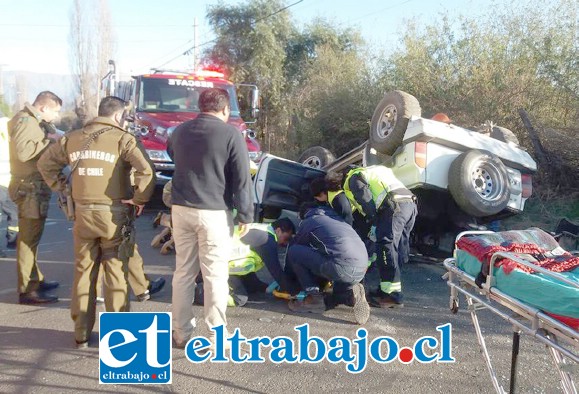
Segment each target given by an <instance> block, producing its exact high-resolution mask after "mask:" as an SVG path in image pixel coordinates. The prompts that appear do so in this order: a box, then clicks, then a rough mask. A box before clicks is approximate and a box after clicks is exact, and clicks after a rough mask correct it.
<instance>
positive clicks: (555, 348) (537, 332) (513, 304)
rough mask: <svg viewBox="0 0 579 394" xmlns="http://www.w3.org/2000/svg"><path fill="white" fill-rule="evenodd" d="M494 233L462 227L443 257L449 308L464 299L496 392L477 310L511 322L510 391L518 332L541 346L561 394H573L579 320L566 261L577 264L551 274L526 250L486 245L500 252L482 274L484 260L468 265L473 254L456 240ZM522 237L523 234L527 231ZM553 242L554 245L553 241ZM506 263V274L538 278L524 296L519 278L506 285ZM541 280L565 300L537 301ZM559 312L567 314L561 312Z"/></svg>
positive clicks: (574, 278) (575, 286) (578, 285)
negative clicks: (448, 255) (450, 250)
mask: <svg viewBox="0 0 579 394" xmlns="http://www.w3.org/2000/svg"><path fill="white" fill-rule="evenodd" d="M536 230H538V229H536ZM496 234H499V233H493V232H492V231H466V232H463V233H460V234H459V235H458V236H457V238H456V243H455V245H456V248H455V253H454V257H453V258H448V259H446V260H445V261H444V263H443V264H444V267H445V268H446V270H447V271H448V272H447V273H446V274H445V275H444V276H443V278H444V279H446V280H447V284H448V286H449V287H450V305H449V306H450V309H451V311H452V312H453V313H457V312H458V309H459V294H462V295H463V296H464V297H465V298H466V303H467V306H468V311H469V312H470V314H471V318H472V322H473V325H474V328H475V331H476V335H477V339H478V343H479V346H480V350H481V354H482V356H483V358H484V360H485V363H486V366H487V369H488V371H489V374H490V378H491V381H492V384H493V387H494V389H495V390H496V392H497V393H505V392H506V391H505V389H504V388H503V386H502V385H501V383H500V382H499V379H498V377H497V374H496V372H495V370H494V367H493V364H492V361H491V358H490V356H489V353H488V350H487V347H486V343H485V339H484V337H483V332H482V330H481V327H480V324H479V319H478V316H477V312H478V311H479V310H488V311H491V312H493V313H494V314H496V315H498V316H499V317H501V318H502V319H504V320H506V321H507V322H508V323H510V324H511V325H512V330H513V343H512V353H511V371H510V379H509V392H510V393H513V392H514V391H515V386H516V376H517V360H518V355H519V344H520V338H521V334H525V335H528V336H529V337H532V338H534V339H535V340H537V341H539V342H540V343H541V344H543V345H545V346H546V348H547V350H548V352H549V354H550V355H551V358H552V361H553V362H554V365H555V369H556V371H557V372H558V375H559V378H560V380H561V388H562V390H563V392H564V393H574V394H576V393H577V388H576V386H575V384H574V382H573V375H576V376H577V375H578V374H579V332H578V331H577V325H576V324H577V322H578V321H579V320H578V319H574V318H573V316H575V317H577V314H576V313H578V312H579V267H577V265H576V263H577V260H576V259H575V257H572V258H571V259H568V260H572V262H573V263H574V264H575V265H574V267H576V268H574V269H571V270H569V269H566V271H565V272H554V271H553V270H552V269H553V268H550V269H546V268H543V266H541V264H542V263H538V262H537V261H536V260H534V259H533V258H532V257H529V258H526V257H525V256H526V255H525V254H521V253H516V252H509V251H504V250H500V249H506V248H502V244H501V247H498V248H494V249H493V248H490V249H488V250H496V249H499V251H496V252H494V253H492V254H491V255H489V256H488V261H487V262H486V263H487V272H485V274H486V275H482V272H483V271H485V270H484V266H485V262H484V261H479V265H480V266H479V268H478V270H479V272H478V273H477V272H476V270H475V269H474V268H473V267H474V266H473V264H472V259H471V258H472V255H470V254H469V253H465V252H464V250H461V249H460V245H461V244H464V242H459V241H461V239H463V240H464V238H465V237H470V239H471V240H472V239H476V238H478V239H482V238H484V237H486V236H488V237H489V238H492V237H493V236H496ZM544 234H546V233H544ZM491 235H493V236H491ZM524 235H525V236H528V233H527V234H524ZM553 241H554V240H553ZM554 242H555V243H556V241H554ZM558 249H560V248H558ZM563 252H565V251H563ZM569 255H571V254H570V253H567V252H565V254H564V256H569ZM549 256H551V255H549ZM559 256H560V255H559ZM571 256H573V255H571ZM558 260H560V258H558ZM505 261H506V262H509V263H512V264H514V265H513V266H511V267H510V268H511V269H514V271H510V272H509V273H512V272H515V271H516V273H517V274H520V272H528V273H530V274H529V275H528V276H529V280H530V281H534V280H536V279H540V280H539V282H536V283H535V282H533V283H532V284H530V285H529V287H528V292H527V293H528V294H526V293H524V292H521V283H520V282H521V280H518V282H516V281H515V282H513V283H512V286H511V287H512V288H510V287H509V283H505V280H504V279H505V278H506V277H508V276H509V275H508V274H507V275H505V272H503V271H508V270H507V269H506V268H505V267H506V265H505V264H506V263H503V262H505ZM469 264H470V265H469ZM513 267H515V268H513ZM545 267H547V265H545ZM566 268H569V267H566ZM517 270H518V271H517ZM467 271H468V272H467ZM520 277H521V275H519V279H520ZM513 278H517V276H516V275H515V276H513ZM497 282H498V283H499V284H500V285H501V286H500V288H499V287H497ZM544 283H546V284H547V286H551V287H549V288H548V289H549V291H551V292H552V291H555V290H556V291H559V292H560V293H561V294H562V295H561V297H563V298H564V299H565V303H561V304H562V305H557V304H556V303H554V302H553V300H546V301H545V302H546V303H545V302H543V301H542V300H540V299H538V298H537V294H540V293H541V290H540V287H541V286H543V285H544ZM557 285H559V287H561V289H562V290H559V289H555V288H554V286H557ZM554 289H555V290H554ZM513 294H514V295H513ZM538 304H539V305H538ZM546 308H549V309H552V308H555V309H557V308H559V309H558V310H557V312H559V313H553V311H552V310H551V311H549V310H548V309H546ZM561 311H563V313H564V314H566V315H567V316H562V315H561ZM569 315H571V317H569Z"/></svg>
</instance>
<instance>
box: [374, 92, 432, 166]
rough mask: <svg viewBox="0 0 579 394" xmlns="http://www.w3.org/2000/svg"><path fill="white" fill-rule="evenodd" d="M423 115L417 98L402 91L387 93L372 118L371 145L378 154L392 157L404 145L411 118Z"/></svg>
mask: <svg viewBox="0 0 579 394" xmlns="http://www.w3.org/2000/svg"><path fill="white" fill-rule="evenodd" d="M421 114H422V111H421V109H420V104H419V103H418V100H417V99H416V97H414V96H412V95H410V94H408V93H406V92H403V91H400V90H394V91H392V92H388V93H386V95H385V96H384V98H383V99H382V101H380V103H379V104H378V106H377V107H376V109H375V110H374V115H373V116H372V123H371V125H370V138H369V139H370V143H371V144H372V146H373V147H374V148H375V149H376V150H377V151H378V152H380V153H383V154H386V155H392V154H393V153H394V151H395V150H396V149H397V148H398V147H399V146H400V145H401V144H402V139H403V138H404V133H405V132H406V127H407V126H408V121H409V120H410V117H411V116H420V115H421Z"/></svg>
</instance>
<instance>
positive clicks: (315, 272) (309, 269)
mask: <svg viewBox="0 0 579 394" xmlns="http://www.w3.org/2000/svg"><path fill="white" fill-rule="evenodd" d="M287 262H288V263H289V264H290V265H291V268H292V270H293V272H294V273H295V274H296V276H297V278H298V281H299V282H300V285H301V286H302V289H304V290H305V291H307V292H312V291H319V278H325V279H328V280H331V281H333V282H334V293H335V294H341V293H345V292H346V291H347V290H349V289H351V288H352V286H353V285H355V284H356V283H359V282H360V281H361V280H362V278H364V274H365V273H366V267H349V266H347V265H341V264H338V263H337V262H335V261H334V260H333V259H331V258H329V257H327V256H323V255H322V254H320V253H318V252H317V251H315V250H314V249H312V248H310V247H308V246H303V245H292V246H290V247H289V249H288V256H287Z"/></svg>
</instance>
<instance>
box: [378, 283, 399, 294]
mask: <svg viewBox="0 0 579 394" xmlns="http://www.w3.org/2000/svg"><path fill="white" fill-rule="evenodd" d="M380 290H382V292H384V293H386V294H390V293H400V292H402V283H401V282H380Z"/></svg>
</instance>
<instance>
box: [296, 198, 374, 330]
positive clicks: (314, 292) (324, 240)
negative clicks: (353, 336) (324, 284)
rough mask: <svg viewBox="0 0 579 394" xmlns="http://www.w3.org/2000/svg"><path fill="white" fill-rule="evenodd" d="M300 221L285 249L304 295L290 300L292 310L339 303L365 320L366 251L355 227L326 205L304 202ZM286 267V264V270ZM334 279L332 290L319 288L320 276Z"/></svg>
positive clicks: (317, 308)
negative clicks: (307, 204) (300, 298)
mask: <svg viewBox="0 0 579 394" xmlns="http://www.w3.org/2000/svg"><path fill="white" fill-rule="evenodd" d="M300 217H301V218H302V222H301V223H300V226H299V228H298V231H297V234H296V236H295V238H294V242H293V243H292V245H291V246H290V247H289V249H288V252H287V264H289V266H290V267H289V268H290V269H291V270H293V272H294V273H295V275H296V276H297V278H298V280H299V282H300V284H301V286H302V289H303V290H305V291H306V293H307V296H306V297H305V298H304V299H303V300H299V301H296V300H294V301H290V303H289V308H290V309H291V310H292V311H294V312H318V313H322V312H323V311H324V310H326V309H331V308H333V307H335V306H337V305H339V304H344V305H347V306H351V307H353V308H354V309H353V312H354V318H355V320H356V322H357V323H358V324H364V323H366V321H368V318H369V317H370V307H369V305H368V302H367V301H366V295H365V292H364V286H363V285H362V284H361V283H360V281H361V280H362V279H363V278H364V274H365V273H366V268H367V265H368V255H367V253H366V248H365V246H364V242H362V240H361V239H360V237H359V236H358V234H356V231H354V229H353V228H352V227H351V226H350V225H349V224H347V223H346V222H344V219H342V217H341V216H339V215H338V214H337V213H336V212H335V211H334V210H333V209H332V208H330V207H328V206H323V205H322V206H318V205H315V206H311V205H310V206H304V207H302V209H301V210H300ZM287 269H288V267H286V270H287ZM321 278H325V279H327V280H331V281H333V293H332V294H331V295H328V296H326V297H325V299H324V296H323V294H322V293H321V292H320V287H319V279H321Z"/></svg>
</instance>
